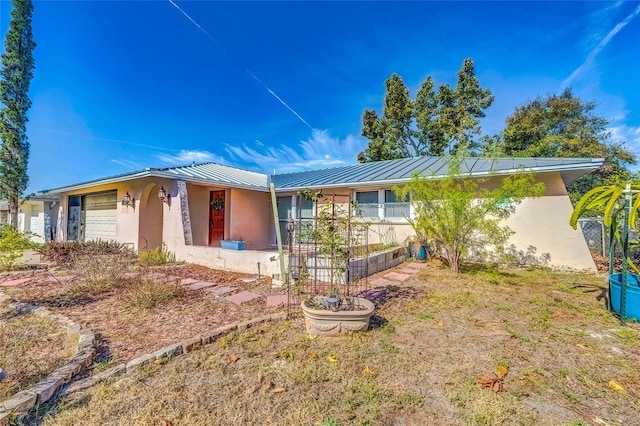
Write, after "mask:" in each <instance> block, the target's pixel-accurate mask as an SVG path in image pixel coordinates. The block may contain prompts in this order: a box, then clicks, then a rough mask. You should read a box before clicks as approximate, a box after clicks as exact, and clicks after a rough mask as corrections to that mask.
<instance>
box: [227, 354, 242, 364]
mask: <svg viewBox="0 0 640 426" xmlns="http://www.w3.org/2000/svg"><path fill="white" fill-rule="evenodd" d="M239 359H240V357H239V356H238V355H236V354H231V355H229V361H231V362H236V361H237V360H239Z"/></svg>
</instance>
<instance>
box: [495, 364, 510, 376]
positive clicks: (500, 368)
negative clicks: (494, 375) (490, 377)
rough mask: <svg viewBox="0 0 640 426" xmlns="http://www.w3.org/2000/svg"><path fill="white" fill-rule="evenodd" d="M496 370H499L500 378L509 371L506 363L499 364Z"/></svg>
mask: <svg viewBox="0 0 640 426" xmlns="http://www.w3.org/2000/svg"><path fill="white" fill-rule="evenodd" d="M496 371H497V372H498V378H500V379H502V378H503V377H504V376H506V375H507V372H508V370H507V367H505V366H504V365H499V366H497V367H496Z"/></svg>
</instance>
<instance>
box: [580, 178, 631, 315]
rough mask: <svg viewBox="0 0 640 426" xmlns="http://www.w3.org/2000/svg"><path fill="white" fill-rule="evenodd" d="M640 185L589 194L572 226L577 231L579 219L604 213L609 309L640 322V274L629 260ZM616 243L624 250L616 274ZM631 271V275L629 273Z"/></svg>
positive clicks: (606, 187)
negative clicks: (607, 252) (589, 212)
mask: <svg viewBox="0 0 640 426" xmlns="http://www.w3.org/2000/svg"><path fill="white" fill-rule="evenodd" d="M639 194H640V185H631V184H630V183H627V184H626V185H625V187H624V188H622V187H620V186H616V185H603V186H598V187H596V188H593V189H592V190H591V191H589V192H587V193H586V194H585V195H584V196H583V197H582V198H581V199H580V200H579V201H578V202H577V203H576V206H575V208H574V211H573V214H572V215H571V219H570V224H571V226H572V227H573V228H574V229H576V227H577V223H578V219H579V218H580V217H582V216H583V215H584V214H585V213H586V212H587V211H589V210H594V209H596V210H600V211H601V212H602V214H603V222H604V225H605V226H607V227H609V298H608V308H609V309H610V310H613V311H615V312H617V313H618V314H620V321H621V322H622V323H624V322H625V319H626V318H627V317H629V318H632V319H635V320H640V286H639V284H638V283H639V281H640V270H638V267H637V266H636V265H635V264H634V263H633V262H632V261H631V258H630V257H629V248H630V245H637V242H634V243H631V242H630V241H629V229H630V228H635V227H636V219H637V214H638V209H639V208H640V196H639ZM616 243H617V244H619V245H620V247H621V249H622V259H623V261H622V265H621V271H620V272H616V271H614V269H615V268H614V265H615V247H616ZM629 269H631V272H629Z"/></svg>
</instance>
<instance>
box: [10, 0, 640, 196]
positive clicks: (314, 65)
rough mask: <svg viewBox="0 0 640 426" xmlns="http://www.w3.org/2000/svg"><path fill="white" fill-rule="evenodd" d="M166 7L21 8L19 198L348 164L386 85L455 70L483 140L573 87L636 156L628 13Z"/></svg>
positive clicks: (634, 62)
mask: <svg viewBox="0 0 640 426" xmlns="http://www.w3.org/2000/svg"><path fill="white" fill-rule="evenodd" d="M173 1H174V2H175V3H174V4H172V3H171V2H170V1H168V0H167V1H159V0H158V1H140V2H134V1H122V2H114V1H35V2H34V7H35V11H34V16H33V31H34V37H35V40H36V42H37V44H38V47H37V49H36V51H35V58H36V70H35V77H34V79H33V81H32V86H31V92H30V96H31V99H32V101H33V107H32V109H31V111H30V122H29V126H28V135H29V140H30V143H31V160H30V168H29V175H30V182H31V183H30V187H29V189H28V190H27V193H28V192H31V191H36V190H40V189H46V188H51V187H56V186H61V185H65V184H68V183H74V182H80V181H84V180H89V179H94V178H99V177H104V176H108V175H112V174H119V173H126V172H129V171H133V170H138V169H141V168H145V167H160V166H170V165H176V164H186V163H191V162H192V161H196V162H198V161H215V162H219V163H223V164H229V165H235V166H239V167H244V168H247V169H251V170H256V171H262V172H267V173H271V172H273V171H274V170H276V172H278V173H284V172H289V171H294V170H301V169H305V168H319V167H329V166H336V165H341V164H352V163H354V162H355V161H356V160H355V157H356V155H357V153H358V152H360V151H361V150H362V149H363V148H364V147H365V146H366V140H365V139H363V138H362V137H361V136H360V130H361V124H360V117H361V115H362V112H363V111H364V109H365V108H375V109H377V110H380V109H381V105H382V96H383V94H384V84H383V83H384V80H385V79H386V78H387V77H388V76H389V75H390V74H391V73H393V72H396V73H399V74H400V75H401V76H402V77H403V79H404V80H405V82H406V84H407V85H408V87H409V88H410V89H411V90H412V93H415V91H416V90H417V87H418V86H419V84H420V83H421V82H422V81H423V80H424V79H425V78H426V77H427V76H428V75H432V76H433V77H434V79H435V80H436V83H437V84H440V83H449V84H455V78H456V72H457V71H458V70H459V68H460V65H461V64H462V61H463V59H465V58H467V57H472V58H474V60H475V65H476V73H477V75H478V77H479V79H480V82H481V84H482V85H483V87H486V88H489V89H491V90H492V91H493V93H494V95H495V98H496V100H495V102H494V104H493V106H491V107H490V108H489V109H488V110H487V117H486V119H485V120H484V121H483V132H484V133H487V134H493V133H496V132H499V131H500V130H501V129H502V127H503V126H504V120H505V118H506V116H507V115H508V114H510V113H511V112H512V111H513V110H514V108H515V107H516V106H517V105H520V104H522V103H524V102H525V101H526V100H527V99H531V98H534V97H535V96H536V95H539V94H540V95H545V94H547V93H558V92H559V91H560V90H562V88H563V87H565V86H568V85H570V86H572V87H573V89H574V92H575V93H576V94H577V95H578V96H580V97H583V98H584V99H587V100H594V101H596V102H597V103H598V105H599V110H598V111H599V113H600V114H601V115H603V116H605V117H607V118H609V119H610V120H612V124H611V130H612V132H613V134H614V137H615V138H616V139H618V140H621V141H625V142H626V143H627V144H628V146H629V147H630V148H631V149H633V150H634V151H635V152H639V153H640V72H639V71H638V70H640V43H639V42H638V40H640V16H639V15H640V3H639V2H604V1H602V2H579V1H573V2H566V3H562V2H479V1H478V2H446V3H444V2H442V3H441V2H408V3H400V2H375V3H369V2H324V3H320V2H318V3H315V2H277V3H276V2H234V3H227V2H217V1H216V2H214V1H197V2H193V1H192V2H189V1H180V0H173ZM9 13H10V2H9V1H8V0H0V32H1V34H2V38H3V39H4V35H5V33H6V31H7V28H8V23H9ZM187 15H188V17H187Z"/></svg>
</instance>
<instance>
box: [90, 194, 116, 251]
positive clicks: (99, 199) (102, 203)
mask: <svg viewBox="0 0 640 426" xmlns="http://www.w3.org/2000/svg"><path fill="white" fill-rule="evenodd" d="M116 197H117V194H116V191H110V192H107V193H102V194H92V195H86V196H85V199H84V208H85V212H84V239H85V241H88V240H109V241H115V239H116V218H117V212H118V210H117V199H116Z"/></svg>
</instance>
